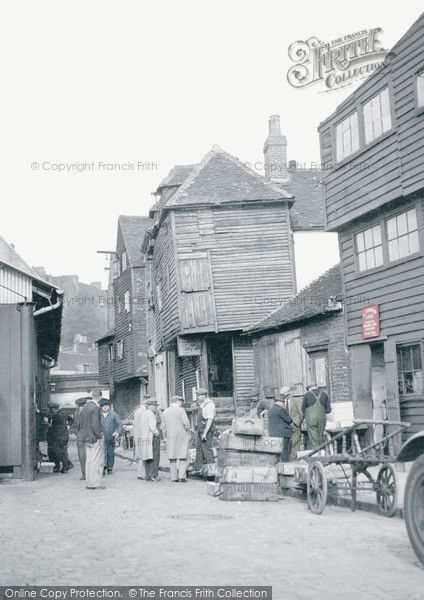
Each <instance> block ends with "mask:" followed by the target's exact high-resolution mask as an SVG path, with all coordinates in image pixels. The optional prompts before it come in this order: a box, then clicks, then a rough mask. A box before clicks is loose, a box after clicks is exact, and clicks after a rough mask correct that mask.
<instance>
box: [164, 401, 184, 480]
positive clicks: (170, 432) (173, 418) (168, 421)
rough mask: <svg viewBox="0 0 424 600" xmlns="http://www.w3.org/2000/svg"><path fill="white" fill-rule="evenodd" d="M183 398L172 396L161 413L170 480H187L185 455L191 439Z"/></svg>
mask: <svg viewBox="0 0 424 600" xmlns="http://www.w3.org/2000/svg"><path fill="white" fill-rule="evenodd" d="M183 402H184V398H182V397H181V396H173V397H172V398H171V404H170V406H168V408H167V409H166V410H165V411H164V413H163V424H164V428H165V429H166V432H167V435H166V453H167V455H168V458H169V467H170V471H171V481H174V482H177V481H180V482H181V483H185V482H186V481H187V478H186V473H187V456H188V447H189V443H190V439H191V431H190V421H189V419H188V417H187V414H186V411H185V410H184V408H183V406H182V405H183Z"/></svg>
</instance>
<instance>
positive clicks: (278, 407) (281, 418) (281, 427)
mask: <svg viewBox="0 0 424 600" xmlns="http://www.w3.org/2000/svg"><path fill="white" fill-rule="evenodd" d="M283 389H285V390H287V389H288V393H289V394H290V388H283ZM286 398H287V396H285V397H283V398H277V399H276V400H275V402H274V404H273V406H272V407H271V408H270V409H269V411H268V418H269V435H270V436H271V437H280V438H283V448H282V451H281V457H280V461H281V462H288V460H289V458H290V438H291V435H292V429H291V424H292V418H291V416H290V415H289V414H288V412H287V410H286V408H287V404H286Z"/></svg>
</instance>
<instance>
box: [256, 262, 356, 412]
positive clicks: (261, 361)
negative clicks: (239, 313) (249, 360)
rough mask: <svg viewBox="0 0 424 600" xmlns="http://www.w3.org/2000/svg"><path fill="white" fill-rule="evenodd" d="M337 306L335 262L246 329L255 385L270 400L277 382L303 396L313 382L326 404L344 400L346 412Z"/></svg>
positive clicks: (347, 387) (345, 367)
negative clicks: (326, 396) (324, 394)
mask: <svg viewBox="0 0 424 600" xmlns="http://www.w3.org/2000/svg"><path fill="white" fill-rule="evenodd" d="M343 309H344V299H343V292H342V280H341V268H340V265H339V264H337V265H335V266H334V267H332V268H331V269H329V270H328V271H327V272H326V273H324V274H323V275H321V277H319V278H318V279H316V280H315V281H313V282H312V283H311V284H310V285H308V286H307V287H306V288H304V289H303V290H302V291H301V292H299V294H297V295H296V296H295V297H294V298H293V299H291V300H289V301H288V302H287V303H285V304H283V305H282V306H280V307H278V308H277V309H276V310H275V311H274V312H272V313H271V314H270V315H268V316H267V317H265V318H264V319H262V320H261V321H259V322H258V323H255V324H254V325H253V326H251V327H249V328H248V329H247V332H246V334H247V335H248V336H249V337H250V338H251V339H252V342H253V350H254V365H255V386H256V387H257V388H258V389H259V390H260V393H261V396H262V397H265V398H270V399H271V398H272V399H274V398H275V397H276V396H277V394H278V392H279V390H280V388H281V387H282V386H289V387H290V388H291V393H292V395H293V396H303V395H304V394H305V393H306V386H307V385H308V384H310V383H312V382H314V381H315V382H317V384H318V385H319V386H320V387H321V388H323V389H325V390H326V391H327V393H328V394H329V396H330V398H331V401H332V403H344V406H343V409H344V413H348V414H351V412H352V411H351V404H352V400H351V374H350V360H349V353H348V351H347V349H346V344H345V335H344V319H343ZM339 406H340V405H339ZM340 412H341V411H339V413H340Z"/></svg>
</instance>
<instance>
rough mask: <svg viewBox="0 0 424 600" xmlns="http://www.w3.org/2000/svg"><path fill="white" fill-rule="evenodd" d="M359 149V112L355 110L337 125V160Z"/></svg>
mask: <svg viewBox="0 0 424 600" xmlns="http://www.w3.org/2000/svg"><path fill="white" fill-rule="evenodd" d="M357 150H359V131H358V113H356V112H354V113H353V114H351V115H350V117H348V118H347V119H345V120H344V121H342V122H341V123H339V125H337V127H336V158H337V162H339V161H341V160H343V159H344V158H347V157H348V156H350V155H351V154H353V153H354V152H356V151H357Z"/></svg>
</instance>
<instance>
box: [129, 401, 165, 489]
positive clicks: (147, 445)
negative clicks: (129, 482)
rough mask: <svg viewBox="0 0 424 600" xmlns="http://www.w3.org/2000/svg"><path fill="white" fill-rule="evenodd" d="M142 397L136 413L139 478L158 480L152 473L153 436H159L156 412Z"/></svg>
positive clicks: (135, 431)
mask: <svg viewBox="0 0 424 600" xmlns="http://www.w3.org/2000/svg"><path fill="white" fill-rule="evenodd" d="M149 399H150V398H148V399H146V398H143V397H142V398H141V402H140V406H139V407H138V408H137V410H136V411H135V413H134V421H133V425H134V458H135V459H136V461H137V479H145V480H146V481H156V480H155V479H153V478H152V475H151V473H150V467H151V463H152V462H153V438H154V437H156V436H157V437H159V431H158V428H157V421H156V416H155V414H154V413H153V412H152V411H151V410H150V409H149V408H147V406H146V404H147V400H149Z"/></svg>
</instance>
